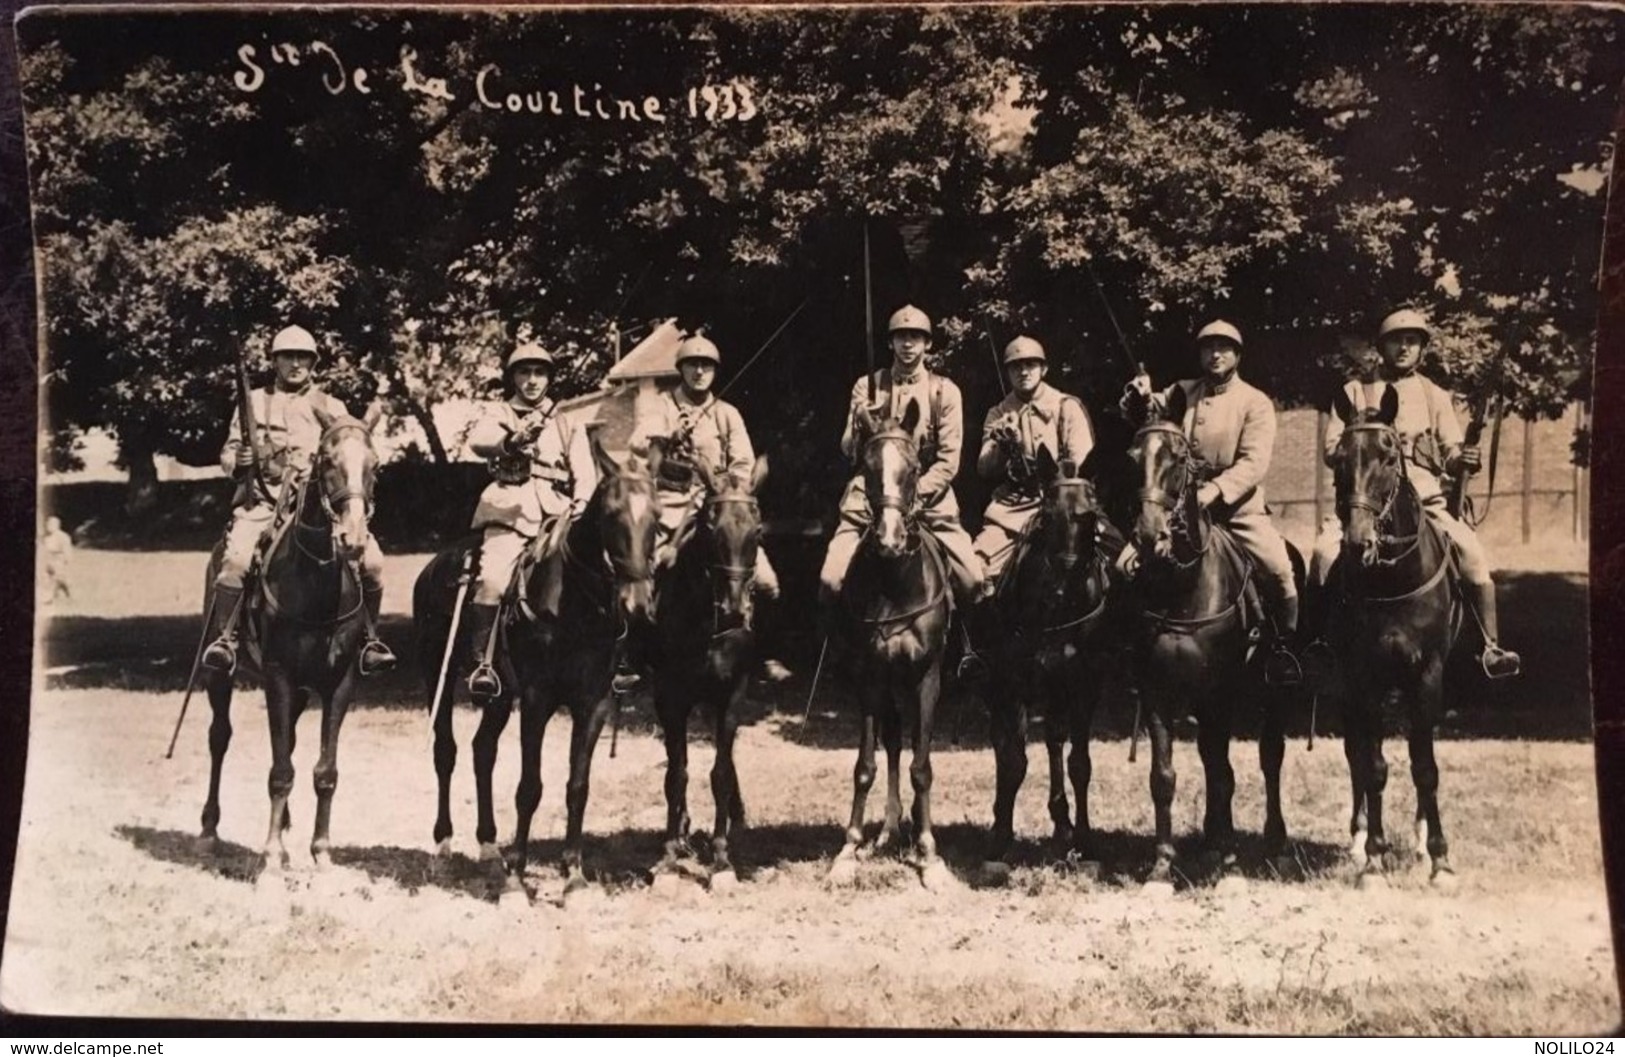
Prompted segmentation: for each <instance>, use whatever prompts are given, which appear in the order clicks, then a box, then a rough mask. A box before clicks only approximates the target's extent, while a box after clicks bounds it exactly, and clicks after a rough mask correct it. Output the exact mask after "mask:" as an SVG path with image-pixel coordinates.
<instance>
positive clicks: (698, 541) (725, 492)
mask: <svg viewBox="0 0 1625 1057" xmlns="http://www.w3.org/2000/svg"><path fill="white" fill-rule="evenodd" d="M697 470H698V472H699V475H700V478H701V481H702V482H703V484H704V486H705V500H704V502H703V504H702V506H701V507H700V510H699V512H698V513H697V515H696V516H695V517H694V518H693V519H691V520H689V521H687V522H686V523H685V524H684V525H682V526H680V527H679V529H678V532H677V534H676V537H675V540H674V549H675V553H676V558H675V560H674V561H673V563H672V565H671V566H670V567H669V568H667V569H665V570H663V571H662V572H661V573H660V574H659V575H658V577H657V580H656V597H658V598H659V599H660V605H659V617H658V619H657V620H656V622H655V629H656V643H657V654H656V655H657V660H656V662H655V666H654V701H655V711H656V713H657V714H658V716H659V717H660V728H661V732H662V734H663V735H664V738H665V742H666V790H665V791H666V846H665V854H664V857H663V858H662V859H661V861H660V863H659V865H658V866H656V867H655V875H656V877H657V878H658V877H661V876H666V875H674V874H675V873H676V872H677V871H678V869H679V863H680V861H681V860H682V859H683V858H685V857H686V856H688V855H689V854H691V848H690V846H689V817H688V719H689V713H690V711H691V710H692V708H693V707H694V705H695V704H696V703H701V704H704V705H705V706H707V707H708V708H709V709H710V711H711V714H712V717H713V721H714V723H715V724H716V728H715V729H716V752H717V756H716V762H715V763H714V764H713V765H712V768H711V796H712V799H713V800H714V801H715V803H716V824H715V826H714V827H713V828H712V831H711V871H710V874H709V881H710V885H711V888H712V890H714V891H725V890H727V889H728V888H730V887H732V886H733V885H734V884H735V881H736V878H735V873H734V864H733V860H732V859H731V858H730V857H729V854H728V842H729V839H730V838H731V837H732V836H733V834H734V833H735V831H736V830H738V829H742V828H743V827H744V824H745V804H744V800H743V799H742V798H741V796H740V793H739V774H738V772H737V771H736V770H735V768H734V759H733V752H734V736H735V734H736V732H737V730H738V727H739V711H740V709H741V708H742V707H743V706H744V703H745V691H746V689H747V688H748V687H749V685H750V673H751V670H752V668H753V667H754V665H755V657H756V632H755V628H754V626H753V619H754V615H755V614H754V607H753V601H752V594H753V589H754V586H755V570H756V552H757V548H758V547H759V546H760V545H761V535H762V513H761V509H760V508H759V507H758V506H757V503H756V492H757V490H758V489H759V488H760V487H761V484H762V481H763V480H764V479H765V478H766V476H767V460H766V458H765V457H759V458H757V460H756V465H755V467H754V469H753V470H752V472H751V476H750V478H749V479H748V480H743V479H741V478H739V477H726V478H722V479H718V477H717V476H716V475H715V474H714V473H712V471H711V468H710V467H709V466H705V465H701V466H699V467H697Z"/></svg>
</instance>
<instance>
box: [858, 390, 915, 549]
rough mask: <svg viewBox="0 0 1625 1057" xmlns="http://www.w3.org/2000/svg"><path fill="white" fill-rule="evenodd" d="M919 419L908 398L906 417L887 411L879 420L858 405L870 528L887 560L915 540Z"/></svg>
mask: <svg viewBox="0 0 1625 1057" xmlns="http://www.w3.org/2000/svg"><path fill="white" fill-rule="evenodd" d="M919 422H920V405H919V401H917V400H910V401H909V402H908V407H907V408H905V409H904V411H903V417H902V418H901V419H897V418H893V417H890V416H888V417H886V418H884V419H880V420H876V419H875V418H874V417H873V416H871V415H870V414H869V411H868V409H867V408H860V409H859V410H858V428H859V435H860V436H861V437H862V451H863V486H864V494H865V495H866V496H867V498H868V501H869V516H870V533H871V534H872V535H873V537H874V541H875V547H876V549H877V550H878V551H879V553H880V556H881V557H882V558H886V559H888V560H889V559H895V558H900V557H902V556H903V555H904V554H906V553H907V552H908V551H910V550H912V549H913V545H914V543H915V519H914V515H915V513H916V511H917V510H918V507H919V483H920V452H919V447H918V446H917V445H916V444H915V442H914V427H915V426H917V425H919Z"/></svg>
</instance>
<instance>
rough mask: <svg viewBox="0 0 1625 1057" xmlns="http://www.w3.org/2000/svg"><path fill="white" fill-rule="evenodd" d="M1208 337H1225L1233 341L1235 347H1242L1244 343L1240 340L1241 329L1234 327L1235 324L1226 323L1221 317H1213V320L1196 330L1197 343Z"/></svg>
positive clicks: (1199, 343)
mask: <svg viewBox="0 0 1625 1057" xmlns="http://www.w3.org/2000/svg"><path fill="white" fill-rule="evenodd" d="M1208 338H1226V339H1228V340H1230V341H1233V342H1235V345H1236V348H1238V349H1239V348H1242V347H1243V345H1244V344H1245V343H1244V342H1243V341H1242V340H1241V331H1240V330H1238V329H1236V326H1235V324H1233V323H1227V322H1225V321H1224V320H1222V319H1215V320H1214V321H1213V322H1211V323H1209V324H1208V325H1207V326H1205V327H1203V328H1202V329H1201V330H1199V331H1197V332H1196V344H1197V345H1201V344H1202V342H1203V341H1205V340H1206V339H1208Z"/></svg>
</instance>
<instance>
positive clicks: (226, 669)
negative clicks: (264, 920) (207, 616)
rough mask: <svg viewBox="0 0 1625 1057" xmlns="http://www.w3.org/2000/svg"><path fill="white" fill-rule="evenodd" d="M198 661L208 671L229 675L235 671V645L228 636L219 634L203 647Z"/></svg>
mask: <svg viewBox="0 0 1625 1057" xmlns="http://www.w3.org/2000/svg"><path fill="white" fill-rule="evenodd" d="M200 663H201V664H202V665H203V667H205V668H207V669H209V670H210V671H215V672H220V673H221V674H222V675H231V674H233V673H234V672H236V671H237V647H236V646H235V645H233V644H232V641H231V640H230V639H229V638H227V637H226V636H224V635H221V636H220V637H219V638H217V639H215V640H214V641H213V642H211V643H209V645H208V646H206V647H205V648H204V650H203V660H202V661H201V662H200Z"/></svg>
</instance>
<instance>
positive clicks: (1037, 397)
mask: <svg viewBox="0 0 1625 1057" xmlns="http://www.w3.org/2000/svg"><path fill="white" fill-rule="evenodd" d="M1010 396H1011V397H1012V398H1013V399H1014V400H1015V401H1016V406H1017V407H1026V408H1031V409H1032V413H1033V414H1035V415H1037V416H1038V418H1039V420H1040V421H1042V422H1049V421H1050V420H1051V419H1053V418H1054V417H1055V415H1056V413H1057V412H1059V411H1060V409H1061V393H1060V390H1058V389H1056V388H1055V387H1054V386H1052V385H1050V384H1049V383H1048V382H1039V383H1038V388H1037V389H1035V390H1033V395H1032V398H1031V399H1030V400H1023V399H1022V398H1021V397H1020V395H1019V394H1016V393H1011V394H1010Z"/></svg>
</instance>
